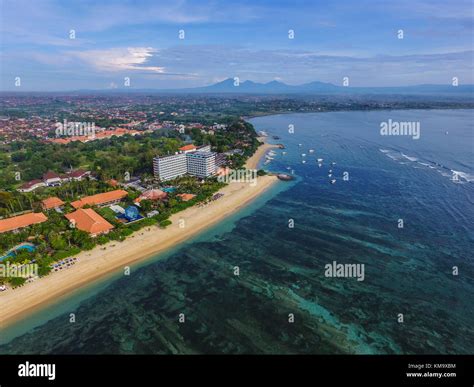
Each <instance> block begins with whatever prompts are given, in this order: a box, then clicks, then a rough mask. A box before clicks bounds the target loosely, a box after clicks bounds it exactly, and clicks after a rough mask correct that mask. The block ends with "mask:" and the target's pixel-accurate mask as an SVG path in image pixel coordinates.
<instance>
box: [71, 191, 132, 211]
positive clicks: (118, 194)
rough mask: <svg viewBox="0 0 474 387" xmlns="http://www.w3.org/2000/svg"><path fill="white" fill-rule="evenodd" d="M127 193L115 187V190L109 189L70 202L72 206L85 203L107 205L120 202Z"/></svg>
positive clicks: (81, 205)
mask: <svg viewBox="0 0 474 387" xmlns="http://www.w3.org/2000/svg"><path fill="white" fill-rule="evenodd" d="M127 195H128V192H127V191H124V190H122V189H117V190H115V191H109V192H104V193H100V194H97V195H92V196H86V197H84V198H82V199H79V200H76V201H74V202H72V203H71V205H72V206H73V207H74V208H82V207H84V206H86V205H89V206H107V205H111V204H116V203H118V202H120V200H122V199H123V198H124V197H126V196H127Z"/></svg>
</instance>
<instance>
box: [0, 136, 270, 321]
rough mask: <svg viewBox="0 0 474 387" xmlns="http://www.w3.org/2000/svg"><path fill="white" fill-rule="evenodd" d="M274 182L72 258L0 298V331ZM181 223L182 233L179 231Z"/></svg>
mask: <svg viewBox="0 0 474 387" xmlns="http://www.w3.org/2000/svg"><path fill="white" fill-rule="evenodd" d="M275 146H276V145H271V144H266V143H265V144H262V145H261V146H260V147H259V148H258V149H257V151H256V152H255V154H254V155H252V157H250V158H249V159H248V160H247V163H246V167H247V168H249V169H255V168H256V166H257V165H258V162H259V161H260V158H261V157H263V155H264V154H265V153H266V152H267V150H268V149H270V148H272V147H275ZM276 182H278V179H277V177H276V176H270V175H266V176H260V177H258V179H257V184H256V185H255V186H251V185H250V184H248V183H231V184H229V185H227V186H226V187H224V188H223V189H221V190H219V192H221V193H224V196H223V197H221V198H219V199H217V200H216V201H214V202H211V203H210V204H208V205H206V206H205V207H204V208H202V207H198V206H197V205H196V206H193V207H190V208H187V209H186V210H184V211H182V212H179V213H177V214H174V215H172V216H171V218H170V220H171V221H172V222H173V223H172V224H171V225H170V226H168V227H167V228H166V229H160V228H158V227H157V226H150V227H147V228H144V229H141V230H138V231H136V232H134V233H133V234H132V235H130V236H129V237H127V238H126V239H125V240H124V241H123V242H118V241H111V242H109V243H107V244H105V245H102V246H97V247H95V248H94V249H93V250H90V251H82V252H81V253H79V254H78V255H76V257H77V258H78V262H77V263H76V264H75V265H74V266H72V267H70V268H69V269H67V270H65V271H62V272H52V273H50V274H49V275H47V276H46V277H43V278H39V279H37V280H36V281H34V282H31V283H28V284H26V285H24V286H23V287H20V288H16V289H9V290H8V291H6V292H2V293H0V304H1V306H2V313H1V314H0V328H2V329H4V328H6V327H8V326H10V325H12V324H14V323H15V322H16V321H18V320H21V319H23V318H25V317H27V316H28V315H30V314H32V313H34V312H35V311H37V310H40V309H41V308H43V307H45V306H48V305H49V304H51V303H53V302H56V301H58V300H60V299H61V298H63V297H65V296H67V295H68V294H70V293H72V292H74V291H76V290H79V289H80V288H82V287H84V286H86V285H89V284H91V283H93V282H94V281H97V280H99V279H100V278H103V277H105V276H106V275H108V274H111V273H113V272H117V271H118V270H119V269H120V268H123V267H124V266H129V265H131V264H134V263H138V262H140V261H144V260H146V259H149V258H151V257H152V256H155V255H156V254H158V253H162V252H165V251H166V250H169V249H170V248H173V247H175V246H176V245H177V244H179V243H182V242H185V241H186V240H188V239H190V238H191V237H194V236H196V235H198V234H200V233H201V232H203V231H205V230H206V229H208V228H209V227H211V226H213V225H215V224H216V223H218V222H220V221H222V220H223V219H225V218H227V217H228V216H229V215H232V214H234V213H235V212H237V211H239V210H240V209H242V208H243V207H245V206H246V205H248V204H249V203H250V202H252V201H253V200H254V199H256V198H257V197H259V196H260V195H261V194H263V193H264V192H265V191H267V190H268V189H269V188H270V187H272V186H273V185H274V184H275V183H276ZM183 220H184V227H179V224H180V223H181V224H183V222H182V221H183Z"/></svg>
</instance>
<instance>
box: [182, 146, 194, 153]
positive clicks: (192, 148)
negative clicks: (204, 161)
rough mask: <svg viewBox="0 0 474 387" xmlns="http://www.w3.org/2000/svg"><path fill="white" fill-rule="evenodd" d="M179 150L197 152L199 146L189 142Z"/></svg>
mask: <svg viewBox="0 0 474 387" xmlns="http://www.w3.org/2000/svg"><path fill="white" fill-rule="evenodd" d="M179 150H180V152H182V153H188V152H195V151H196V150H197V148H196V146H195V145H192V144H189V145H185V146H182V147H181V148H179Z"/></svg>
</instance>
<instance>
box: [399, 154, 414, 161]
mask: <svg viewBox="0 0 474 387" xmlns="http://www.w3.org/2000/svg"><path fill="white" fill-rule="evenodd" d="M400 154H401V155H402V156H403V157H405V158H406V159H407V160H409V161H418V159H417V158H416V157H413V156H407V155H406V154H405V153H402V152H400Z"/></svg>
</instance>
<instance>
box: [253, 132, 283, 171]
mask: <svg viewBox="0 0 474 387" xmlns="http://www.w3.org/2000/svg"><path fill="white" fill-rule="evenodd" d="M258 140H259V141H260V142H263V144H262V145H260V146H259V147H258V149H257V151H256V152H255V153H254V154H253V155H252V157H250V158H249V159H248V160H247V163H246V164H245V165H246V167H247V168H248V169H257V165H258V162H259V161H260V159H261V158H262V157H263V156H265V153H267V152H268V151H269V150H270V149H274V148H278V145H275V144H267V143H266V142H265V137H258Z"/></svg>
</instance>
